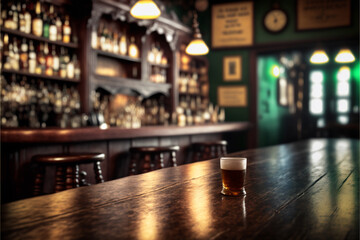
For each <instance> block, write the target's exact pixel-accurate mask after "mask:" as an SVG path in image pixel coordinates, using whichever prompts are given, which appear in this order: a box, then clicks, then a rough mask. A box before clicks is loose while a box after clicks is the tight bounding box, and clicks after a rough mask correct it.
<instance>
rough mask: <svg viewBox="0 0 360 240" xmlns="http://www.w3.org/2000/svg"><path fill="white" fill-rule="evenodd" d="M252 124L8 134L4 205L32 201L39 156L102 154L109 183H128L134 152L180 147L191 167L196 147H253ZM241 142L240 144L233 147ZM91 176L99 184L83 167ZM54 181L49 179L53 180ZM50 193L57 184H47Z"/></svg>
mask: <svg viewBox="0 0 360 240" xmlns="http://www.w3.org/2000/svg"><path fill="white" fill-rule="evenodd" d="M250 128H251V124H250V123H249V122H236V123H220V124H206V125H196V126H186V127H178V126H149V127H142V128H138V129H124V128H116V127H111V128H107V129H100V128H98V127H87V128H77V129H59V128H47V129H2V130H1V149H2V151H1V160H2V161H1V164H2V165H1V169H2V170H1V171H2V172H1V175H2V176H1V180H2V190H1V191H2V202H3V203H4V202H9V201H13V200H17V199H22V198H26V197H30V196H32V188H33V181H34V180H33V179H35V172H36V169H35V166H34V165H33V164H31V158H32V157H33V156H34V155H36V154H53V153H79V152H100V153H105V156H106V159H105V161H103V162H102V163H101V168H102V172H103V176H104V179H105V181H109V180H112V179H116V178H120V177H124V176H126V175H127V173H128V164H129V154H128V153H129V148H130V147H139V146H169V145H178V146H180V151H179V153H178V156H177V164H178V165H181V164H184V163H187V162H189V160H188V159H189V157H188V156H189V151H190V146H191V144H192V143H193V142H201V141H217V140H228V142H229V143H231V144H229V146H228V151H229V152H235V151H239V150H241V149H245V148H246V147H248V144H247V142H248V141H247V134H246V133H247V131H248V130H249V129H250ZM232 139H237V141H232ZM80 169H81V170H85V171H86V172H87V173H88V176H87V178H86V180H87V181H88V182H89V183H94V179H95V178H94V176H93V170H92V168H91V166H86V165H84V166H81V168H80ZM51 178H53V177H51V175H50V176H49V177H48V179H51ZM46 183H47V185H45V192H51V189H52V186H53V184H52V183H50V182H49V181H46Z"/></svg>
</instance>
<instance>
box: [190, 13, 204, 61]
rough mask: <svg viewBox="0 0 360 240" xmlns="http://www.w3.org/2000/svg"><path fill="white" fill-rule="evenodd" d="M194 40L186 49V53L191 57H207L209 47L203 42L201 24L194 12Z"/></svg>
mask: <svg viewBox="0 0 360 240" xmlns="http://www.w3.org/2000/svg"><path fill="white" fill-rule="evenodd" d="M193 31H194V32H193V34H194V35H193V39H192V40H191V42H190V43H189V45H188V46H187V47H186V49H185V52H186V53H187V54H189V55H205V54H207V53H208V52H209V48H208V46H206V43H205V42H204V40H202V36H201V33H200V29H199V23H198V20H197V13H196V12H195V11H194V19H193Z"/></svg>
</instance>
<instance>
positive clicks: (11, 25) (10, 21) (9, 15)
mask: <svg viewBox="0 0 360 240" xmlns="http://www.w3.org/2000/svg"><path fill="white" fill-rule="evenodd" d="M13 14H14V12H13V11H12V9H11V7H10V8H9V10H8V12H7V17H6V20H5V21H4V27H5V28H9V29H14V25H15V23H14V18H13Z"/></svg>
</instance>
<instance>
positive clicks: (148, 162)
mask: <svg viewBox="0 0 360 240" xmlns="http://www.w3.org/2000/svg"><path fill="white" fill-rule="evenodd" d="M179 150H180V147H179V146H161V147H152V146H150V147H132V148H130V153H131V161H130V164H129V173H128V174H129V175H135V174H140V173H146V172H150V171H153V170H156V169H161V168H164V166H165V165H164V154H169V156H170V157H169V162H170V165H171V166H173V167H175V166H177V163H176V152H178V151H179Z"/></svg>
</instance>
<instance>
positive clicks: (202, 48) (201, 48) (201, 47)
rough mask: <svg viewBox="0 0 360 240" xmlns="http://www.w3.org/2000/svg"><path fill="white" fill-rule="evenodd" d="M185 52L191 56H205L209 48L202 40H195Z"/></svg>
mask: <svg viewBox="0 0 360 240" xmlns="http://www.w3.org/2000/svg"><path fill="white" fill-rule="evenodd" d="M185 52H186V53H187V54H189V55H205V54H207V53H208V52H209V48H208V46H207V45H206V43H205V42H204V40H202V39H193V40H192V41H191V42H190V43H189V45H188V46H187V47H186V49H185Z"/></svg>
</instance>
